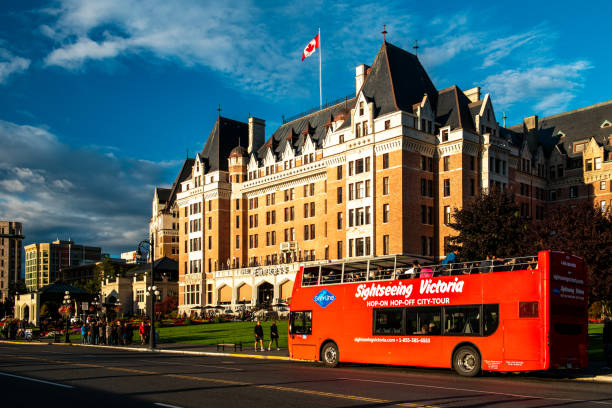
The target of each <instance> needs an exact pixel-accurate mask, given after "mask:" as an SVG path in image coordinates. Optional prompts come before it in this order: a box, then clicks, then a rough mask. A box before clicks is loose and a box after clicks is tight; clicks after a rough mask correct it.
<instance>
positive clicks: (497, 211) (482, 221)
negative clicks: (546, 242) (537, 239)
mask: <svg viewBox="0 0 612 408" xmlns="http://www.w3.org/2000/svg"><path fill="white" fill-rule="evenodd" d="M450 227H452V228H453V229H455V230H457V231H458V232H459V234H458V235H457V236H454V237H451V238H450V243H449V244H450V245H449V247H450V249H451V250H454V249H458V250H459V257H460V259H464V260H476V259H485V258H486V257H487V256H488V255H494V256H496V257H498V258H506V257H512V256H523V255H526V254H531V253H533V252H535V245H534V241H533V240H530V239H529V236H530V234H529V229H530V220H529V219H528V218H526V217H522V216H521V215H520V209H519V206H518V205H517V203H516V202H515V200H514V196H513V195H512V194H510V193H508V192H500V191H498V190H492V191H491V192H489V193H482V194H480V195H479V196H478V197H476V198H475V199H474V200H473V201H471V202H469V203H467V204H466V205H464V207H463V208H462V209H457V208H455V209H454V211H453V216H452V222H451V223H450Z"/></svg>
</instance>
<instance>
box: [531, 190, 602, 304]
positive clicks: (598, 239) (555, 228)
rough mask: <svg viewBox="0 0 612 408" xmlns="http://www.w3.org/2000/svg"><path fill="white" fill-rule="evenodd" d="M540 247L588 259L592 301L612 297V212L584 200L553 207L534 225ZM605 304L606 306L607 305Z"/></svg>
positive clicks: (590, 298) (535, 235)
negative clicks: (542, 219)
mask: <svg viewBox="0 0 612 408" xmlns="http://www.w3.org/2000/svg"><path fill="white" fill-rule="evenodd" d="M534 227H535V228H534V230H533V232H534V237H535V240H536V241H537V245H538V248H539V249H551V250H558V251H565V252H568V253H571V254H572V255H577V256H580V257H582V258H584V259H585V262H586V266H587V273H588V278H589V289H590V297H589V301H590V303H593V302H595V301H601V302H602V304H604V305H607V308H608V310H609V309H610V301H611V300H612V212H611V211H608V212H603V211H601V209H600V208H599V207H595V206H593V204H592V202H589V201H586V200H584V201H580V202H578V203H571V204H568V205H561V206H558V207H555V208H552V209H550V210H549V211H548V212H547V214H546V217H545V219H544V221H543V222H541V223H539V224H537V225H535V226H534ZM604 307H605V306H604Z"/></svg>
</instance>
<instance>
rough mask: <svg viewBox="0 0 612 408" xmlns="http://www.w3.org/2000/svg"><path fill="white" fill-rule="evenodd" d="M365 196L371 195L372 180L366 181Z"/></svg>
mask: <svg viewBox="0 0 612 408" xmlns="http://www.w3.org/2000/svg"><path fill="white" fill-rule="evenodd" d="M365 196H366V197H369V196H370V180H366V181H365Z"/></svg>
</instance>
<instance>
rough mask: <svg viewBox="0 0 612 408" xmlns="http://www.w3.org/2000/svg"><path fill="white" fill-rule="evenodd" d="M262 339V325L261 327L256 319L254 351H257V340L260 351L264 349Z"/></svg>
mask: <svg viewBox="0 0 612 408" xmlns="http://www.w3.org/2000/svg"><path fill="white" fill-rule="evenodd" d="M263 339H264V333H263V327H261V322H260V321H259V320H258V321H257V324H256V325H255V351H257V342H259V346H260V348H261V351H264V345H263Z"/></svg>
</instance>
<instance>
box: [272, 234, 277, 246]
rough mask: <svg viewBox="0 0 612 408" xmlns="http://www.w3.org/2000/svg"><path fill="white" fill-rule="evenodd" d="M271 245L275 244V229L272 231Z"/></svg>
mask: <svg viewBox="0 0 612 408" xmlns="http://www.w3.org/2000/svg"><path fill="white" fill-rule="evenodd" d="M272 245H276V231H272Z"/></svg>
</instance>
